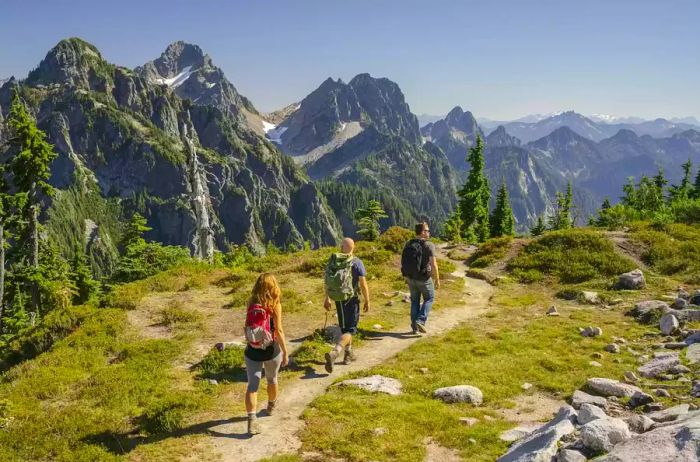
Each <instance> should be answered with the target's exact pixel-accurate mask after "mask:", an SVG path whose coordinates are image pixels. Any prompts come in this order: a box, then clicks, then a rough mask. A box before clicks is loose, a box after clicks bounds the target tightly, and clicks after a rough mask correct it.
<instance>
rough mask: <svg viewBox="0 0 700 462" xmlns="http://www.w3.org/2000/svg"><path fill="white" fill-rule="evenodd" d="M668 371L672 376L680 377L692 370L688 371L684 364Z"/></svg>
mask: <svg viewBox="0 0 700 462" xmlns="http://www.w3.org/2000/svg"><path fill="white" fill-rule="evenodd" d="M668 371H669V372H670V373H671V374H675V375H680V374H687V373H688V372H690V369H688V367H687V366H684V365H683V364H679V365H677V366H673V367H672V368H671V369H669V370H668Z"/></svg>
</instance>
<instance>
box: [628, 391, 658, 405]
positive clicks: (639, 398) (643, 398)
mask: <svg viewBox="0 0 700 462" xmlns="http://www.w3.org/2000/svg"><path fill="white" fill-rule="evenodd" d="M653 402H654V397H653V396H651V395H649V394H647V393H644V392H643V391H637V392H635V393H634V394H633V395H632V397H631V398H630V402H629V405H630V407H631V408H633V409H634V408H635V407H639V406H644V405H645V404H649V403H653Z"/></svg>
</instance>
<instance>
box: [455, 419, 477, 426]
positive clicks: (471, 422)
mask: <svg viewBox="0 0 700 462" xmlns="http://www.w3.org/2000/svg"><path fill="white" fill-rule="evenodd" d="M459 421H460V422H461V423H463V424H464V425H466V426H467V427H471V426H472V425H476V424H477V423H479V419H477V418H476V417H460V418H459Z"/></svg>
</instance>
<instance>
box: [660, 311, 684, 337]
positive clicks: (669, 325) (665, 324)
mask: <svg viewBox="0 0 700 462" xmlns="http://www.w3.org/2000/svg"><path fill="white" fill-rule="evenodd" d="M679 326H680V324H679V322H678V318H676V317H675V316H674V315H673V314H671V313H666V314H665V315H663V316H662V317H661V320H659V328H660V329H661V333H662V334H664V335H671V334H672V333H674V332H675V331H676V330H677V329H678V327H679Z"/></svg>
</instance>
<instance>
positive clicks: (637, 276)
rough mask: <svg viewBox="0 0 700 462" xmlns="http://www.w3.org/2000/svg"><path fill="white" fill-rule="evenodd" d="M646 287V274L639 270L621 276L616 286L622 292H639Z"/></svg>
mask: <svg viewBox="0 0 700 462" xmlns="http://www.w3.org/2000/svg"><path fill="white" fill-rule="evenodd" d="M645 287H646V281H645V280H644V273H642V270H640V269H639V268H637V269H636V270H634V271H630V272H629V273H623V274H621V275H620V277H619V278H618V280H617V284H616V286H615V288H616V289H620V290H638V289H643V288H645Z"/></svg>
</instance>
